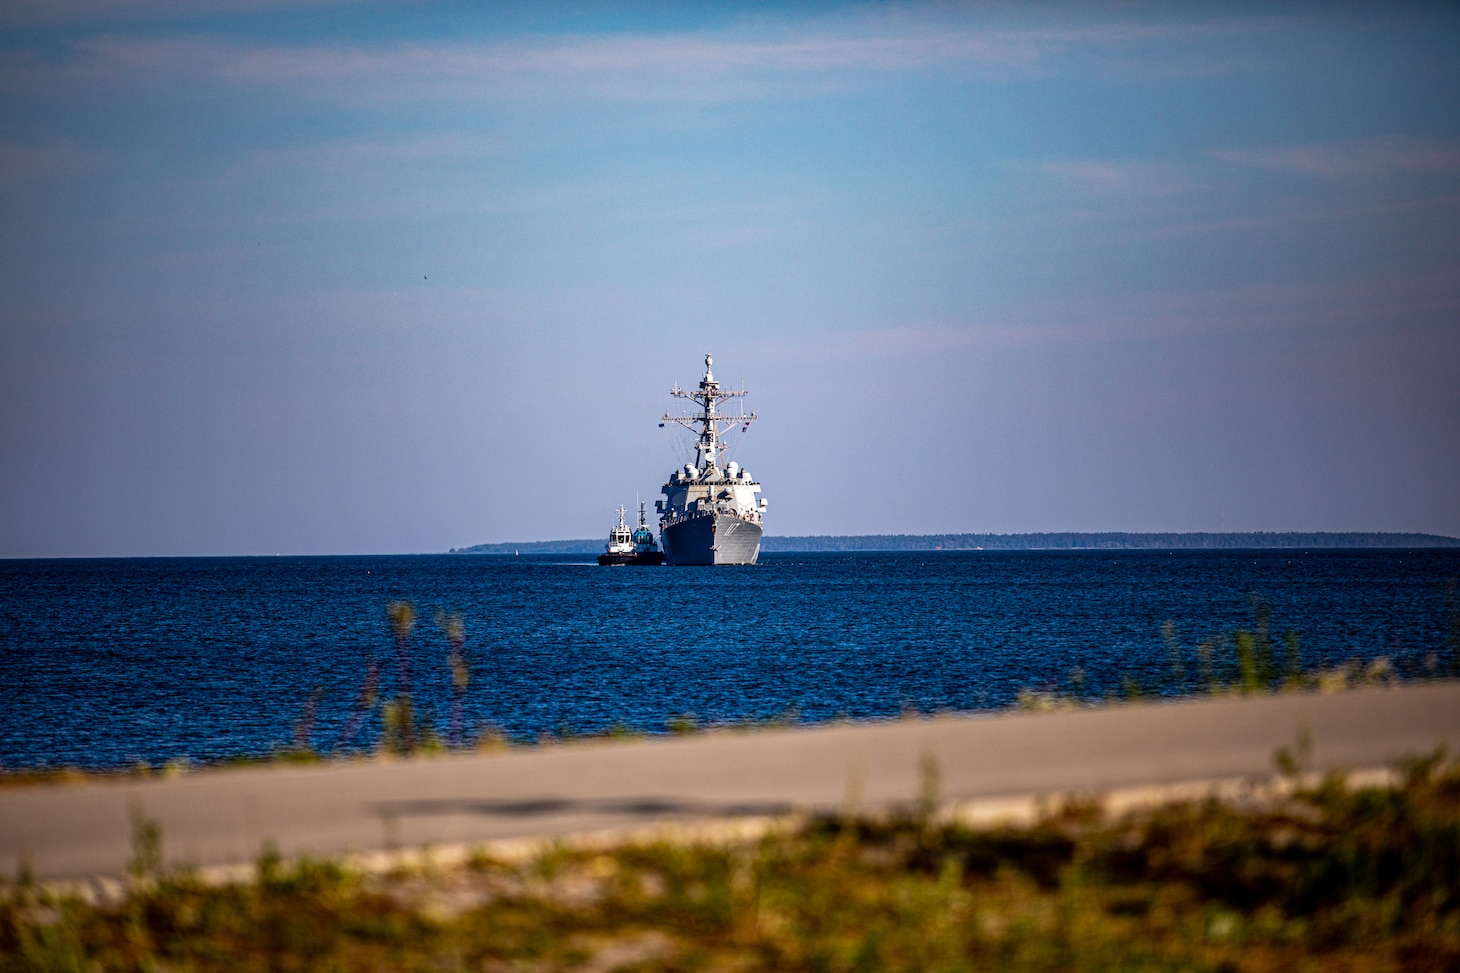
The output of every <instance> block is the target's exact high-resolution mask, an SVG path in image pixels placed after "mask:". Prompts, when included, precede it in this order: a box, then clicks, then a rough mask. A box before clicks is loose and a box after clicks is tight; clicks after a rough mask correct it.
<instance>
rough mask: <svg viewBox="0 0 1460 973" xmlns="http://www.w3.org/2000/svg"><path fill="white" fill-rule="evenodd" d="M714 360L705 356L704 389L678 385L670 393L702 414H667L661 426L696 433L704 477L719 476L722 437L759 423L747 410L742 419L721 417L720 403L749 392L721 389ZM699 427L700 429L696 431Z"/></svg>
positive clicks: (697, 459)
mask: <svg viewBox="0 0 1460 973" xmlns="http://www.w3.org/2000/svg"><path fill="white" fill-rule="evenodd" d="M714 363H715V361H714V357H713V356H711V355H706V356H705V377H704V378H702V379H700V387H699V388H698V389H696V390H694V391H688V390H685V389H682V388H680V387H679V386H678V385H676V386H675V387H674V388H672V389H670V390H669V394H670V395H673V396H677V397H678V398H681V399H689V400H690V401H691V402H693V403H695V405H697V406H699V408H700V414H699V415H697V416H696V415H683V414H682V415H677V416H672V415H670V414H669V413H667V412H666V413H664V416H663V418H661V419H660V424H661V425H662V424H663V423H666V422H676V423H678V424H679V425H681V426H683V427H684V428H686V429H688V430H689V431H690V432H692V433H695V435H696V441H695V468H696V469H698V470H699V471H700V473H701V474H716V475H718V474H719V472H720V449H721V442H720V440H721V437H722V436H723V434H724V433H726V432H728V431H730V429H732V428H733V427H735V426H737V425H740V424H742V423H744V424H745V425H747V426H748V425H750V424H751V423H752V422H754V421H755V419H756V416H755V413H754V412H752V413H751V414H750V415H746V414H745V410H744V407H743V406H742V407H741V413H740V415H738V416H722V415H720V414H719V411H718V406H719V403H721V402H722V401H724V400H725V399H737V398H739V397H741V396H742V395H744V394H745V389H721V388H720V383H719V382H717V381H715V376H714V374H713V373H712V372H711V366H712V365H714ZM696 426H698V427H699V428H696Z"/></svg>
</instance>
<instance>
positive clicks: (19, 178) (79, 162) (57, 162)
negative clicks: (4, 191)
mask: <svg viewBox="0 0 1460 973" xmlns="http://www.w3.org/2000/svg"><path fill="white" fill-rule="evenodd" d="M105 158H106V157H105V155H104V154H103V153H101V152H98V151H96V150H95V149H88V148H85V147H83V146H80V145H77V144H76V143H74V142H68V141H51V142H45V143H41V144H31V143H24V142H0V186H8V185H11V184H12V183H17V182H23V181H28V180H33V179H47V178H51V177H55V176H70V175H75V174H76V173H78V172H85V171H88V170H91V169H95V168H97V167H99V166H101V165H102V164H103V163H104V161H105Z"/></svg>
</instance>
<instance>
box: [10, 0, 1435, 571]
mask: <svg viewBox="0 0 1460 973" xmlns="http://www.w3.org/2000/svg"><path fill="white" fill-rule="evenodd" d="M1457 52H1460V8H1456V7H1455V6H1454V5H1429V6H1425V5H1420V6H1390V5H1354V6H1344V5H1327V4H1311V5H1310V4H1293V5H1239V4H1208V5H1202V4H1192V5H1174V4H1140V3H1118V4H1074V3H1070V4H1057V3H1052V4H1043V5H1002V4H875V5H858V4H813V3H805V4H784V5H781V4H746V5H738V6H737V5H725V6H721V7H717V8H716V9H715V10H714V11H713V12H711V13H706V12H705V11H704V10H703V9H702V7H701V6H700V5H670V4H644V5H639V6H633V5H612V6H610V5H593V4H562V5H528V4H521V5H511V4H504V5H491V6H489V7H488V9H485V10H484V9H481V7H480V5H475V4H429V3H426V4H376V5H362V4H353V3H324V2H322V3H308V2H289V0H279V2H257V3H245V4H224V3H217V4H208V3H181V2H171V0H157V2H152V3H148V2H142V3H129V4H122V3H113V2H106V0H72V2H61V3H42V2H39V0H22V2H11V3H9V4H7V5H6V6H5V7H4V9H3V10H0V226H3V228H4V232H3V234H0V456H3V457H4V459H3V461H0V556H12V557H13V556H63V555H142V554H254V553H259V554H263V553H270V554H271V553H276V552H278V553H350V552H394V551H432V550H445V549H446V548H448V547H453V546H460V545H465V544H472V543H478V542H483V541H511V540H532V539H547V538H558V537H587V536H597V535H599V534H604V533H606V531H607V528H608V526H609V524H610V522H611V519H612V516H613V514H612V511H613V508H614V507H616V506H617V505H618V504H619V503H632V501H633V500H634V497H635V495H636V494H637V495H639V496H640V497H642V498H643V499H645V500H647V501H651V502H652V500H653V499H654V497H655V496H656V495H657V490H658V488H659V486H660V485H661V484H662V482H663V478H664V476H665V474H666V473H667V472H668V471H669V470H670V469H671V468H672V467H673V466H674V465H676V464H677V462H680V461H682V459H683V457H684V455H685V453H686V452H687V444H686V443H685V441H684V440H683V438H680V437H679V436H676V435H675V434H674V433H672V432H671V431H669V430H661V429H659V428H658V423H657V419H658V416H659V415H660V414H661V413H662V412H663V411H665V410H666V409H668V408H671V407H672V406H673V405H674V403H673V402H672V401H671V399H670V398H669V396H668V395H667V394H666V392H667V390H668V388H669V387H670V386H671V385H672V384H673V383H674V382H676V381H678V382H680V383H690V382H693V381H695V380H696V379H697V377H698V372H699V369H700V362H701V361H702V358H703V355H704V354H705V353H706V352H713V353H714V354H715V356H716V363H717V367H716V371H717V377H719V378H721V379H722V380H728V381H730V382H734V383H738V382H740V381H742V380H743V381H744V383H745V385H746V386H747V387H748V388H749V389H750V392H751V394H750V396H749V397H748V400H747V401H748V405H749V407H750V408H753V409H754V410H755V411H756V412H758V413H759V415H760V416H761V421H760V422H759V423H757V424H756V425H755V426H754V427H753V428H752V430H751V431H750V432H749V433H748V434H747V435H746V436H745V437H744V439H743V442H741V443H739V444H738V445H737V446H736V447H735V448H736V449H737V450H738V452H737V454H736V458H738V459H739V460H740V461H741V462H742V463H743V464H744V465H745V466H747V467H748V468H749V469H750V470H751V471H752V472H753V473H754V474H755V475H756V476H757V477H758V478H759V479H760V480H762V482H763V483H764V484H765V493H766V496H768V497H769V499H770V508H769V512H768V518H767V530H768V532H770V533H774V534H804V533H900V532H908V533H923V532H943V531H998V532H1006V531H1041V530H1092V531H1093V530H1160V531H1165V530H1222V529H1225V530H1403V531H1429V532H1436V533H1444V534H1450V535H1460V434H1457V432H1456V430H1460V391H1457V388H1460V54H1457Z"/></svg>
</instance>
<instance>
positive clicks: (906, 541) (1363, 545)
mask: <svg viewBox="0 0 1460 973" xmlns="http://www.w3.org/2000/svg"><path fill="white" fill-rule="evenodd" d="M1431 547H1460V538H1456V537H1445V536H1442V535H1440V534H1403V533H1374V532H1360V531H1312V532H1302V531H1241V532H1229V533H1126V532H1105V533H1077V532H1053V533H1050V532H1047V533H1036V534H856V535H808V536H798V537H781V536H775V535H770V536H767V537H766V538H764V540H762V542H761V550H762V551H764V552H766V553H770V554H790V553H814V552H818V551H1218V550H1335V549H1344V550H1367V549H1373V548H1387V549H1418V548H1431ZM602 550H603V540H602V539H601V538H599V539H593V538H580V539H575V540H559V541H522V542H512V543H506V544H477V545H474V546H472V547H459V548H456V547H454V548H452V549H451V551H450V552H449V553H452V554H595V553H598V552H599V551H602Z"/></svg>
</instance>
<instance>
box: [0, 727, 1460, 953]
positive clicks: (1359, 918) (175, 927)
mask: <svg viewBox="0 0 1460 973" xmlns="http://www.w3.org/2000/svg"><path fill="white" fill-rule="evenodd" d="M160 840H161V836H159V835H158V834H157V833H156V831H155V829H154V828H150V826H147V825H146V824H145V822H141V823H140V824H139V828H138V841H137V856H136V862H135V864H134V868H133V874H132V878H131V882H130V885H129V887H128V891H127V892H126V893H125V895H124V896H123V897H122V898H121V899H120V900H119V901H113V902H111V903H108V904H100V905H92V904H87V903H85V902H83V901H81V900H79V899H77V898H75V897H67V896H65V895H62V894H60V893H56V892H48V891H45V890H41V889H38V888H36V887H34V886H33V885H31V884H28V883H26V882H24V881H22V882H21V883H20V884H18V885H13V886H10V887H8V888H6V889H5V890H4V891H3V893H0V970H27V971H30V970H55V971H60V970H98V971H103V970H139V971H140V970H240V969H241V970H261V971H262V970H352V971H353V970H362V971H368V970H381V971H384V970H488V971H489V970H598V971H607V970H642V971H648V970H793V971H794V970H808V971H809V970H818V971H820V970H826V971H834V970H847V971H851V970H949V971H952V970H974V969H1006V970H1077V971H1078V970H1116V969H1119V970H1170V969H1180V970H1224V971H1239V970H1240V971H1246V970H1251V971H1266V970H1272V971H1278V970H1282V971H1289V970H1325V971H1331V970H1354V971H1360V970H1362V971H1371V970H1373V971H1378V970H1453V969H1457V968H1460V770H1457V769H1456V767H1455V765H1453V764H1451V765H1448V766H1445V765H1443V764H1442V762H1441V759H1440V757H1439V756H1438V755H1437V756H1436V757H1434V758H1432V759H1429V760H1426V761H1422V762H1416V763H1414V764H1412V765H1410V766H1408V767H1407V768H1406V769H1405V771H1404V775H1403V778H1402V780H1401V782H1400V783H1399V784H1398V785H1397V786H1395V787H1392V788H1369V789H1353V790H1350V789H1348V788H1346V787H1345V786H1344V784H1343V783H1342V782H1341V780H1340V779H1339V778H1330V779H1329V780H1328V781H1326V782H1325V783H1323V784H1322V785H1319V786H1314V787H1309V788H1307V789H1298V790H1296V791H1295V792H1294V793H1293V794H1292V795H1291V796H1289V797H1271V796H1269V797H1268V798H1266V799H1263V800H1257V799H1256V798H1254V799H1253V800H1252V801H1248V802H1246V804H1245V806H1244V804H1242V803H1241V802H1239V803H1237V804H1222V803H1217V802H1201V803H1183V804H1173V805H1168V806H1164V807H1160V808H1156V809H1149V810H1145V811H1141V812H1135V813H1132V814H1130V815H1127V816H1124V817H1120V818H1114V817H1110V816H1107V815H1105V814H1103V813H1102V812H1101V810H1100V807H1099V805H1098V803H1096V802H1093V801H1087V802H1071V803H1066V804H1065V805H1064V806H1063V808H1062V809H1061V810H1060V811H1059V812H1058V813H1054V814H1050V815H1047V816H1045V817H1044V818H1043V819H1041V820H1040V821H1038V822H1037V823H1035V824H1032V825H1029V826H1024V827H997V828H984V829H979V828H971V827H968V826H965V825H962V824H958V823H949V822H946V821H939V820H937V819H935V817H934V816H933V814H932V812H931V804H930V803H927V802H925V803H924V805H923V810H921V811H919V812H909V813H908V814H906V815H904V816H901V817H895V818H890V819H872V818H866V817H861V816H840V817H828V818H819V819H813V820H810V821H805V822H802V823H800V824H794V825H792V824H787V825H785V826H784V827H782V828H780V829H779V830H773V831H772V832H770V833H769V834H767V835H765V836H763V837H761V838H759V839H757V840H754V841H742V842H739V843H735V842H727V843H720V844H685V843H679V844H676V843H670V842H661V843H648V844H643V843H640V844H625V845H622V846H619V847H613V848H609V849H606V850H605V849H603V848H598V849H592V850H588V849H574V848H567V847H559V848H556V849H553V850H551V851H548V852H546V853H544V854H542V855H539V856H537V857H535V858H532V859H531V860H528V861H525V862H521V861H519V862H512V861H504V860H496V859H493V858H491V857H490V856H488V855H485V854H483V855H479V856H477V857H475V858H473V859H472V860H471V861H470V862H469V863H468V864H466V865H463V866H460V867H454V868H444V867H438V868H417V869H412V870H401V871H397V872H394V873H390V874H383V875H381V874H366V873H362V872H358V871H353V870H351V869H349V868H346V867H343V866H341V865H338V864H334V863H329V862H319V861H304V862H299V863H294V864H286V863H283V862H281V861H280V860H279V858H278V856H277V855H273V854H268V853H265V854H264V855H263V856H262V857H261V859H260V860H259V862H258V865H257V877H256V879H255V880H253V881H251V882H248V883H245V884H235V885H226V886H210V885H207V884H205V883H204V882H202V881H201V880H200V879H199V878H198V877H197V876H196V875H194V874H192V873H189V872H187V871H162V870H161V869H160V868H159V866H158V863H159V862H160V861H161V860H162V857H161V848H160V844H159V842H160Z"/></svg>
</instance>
